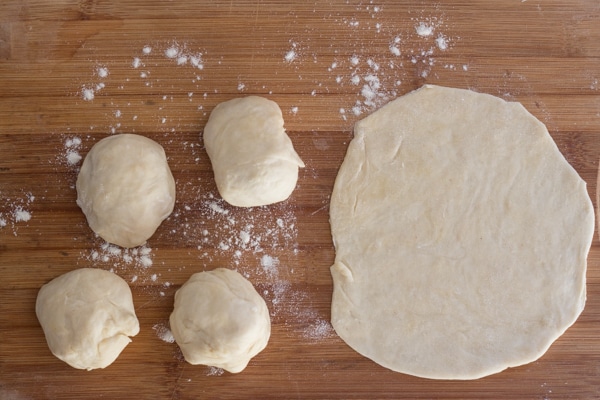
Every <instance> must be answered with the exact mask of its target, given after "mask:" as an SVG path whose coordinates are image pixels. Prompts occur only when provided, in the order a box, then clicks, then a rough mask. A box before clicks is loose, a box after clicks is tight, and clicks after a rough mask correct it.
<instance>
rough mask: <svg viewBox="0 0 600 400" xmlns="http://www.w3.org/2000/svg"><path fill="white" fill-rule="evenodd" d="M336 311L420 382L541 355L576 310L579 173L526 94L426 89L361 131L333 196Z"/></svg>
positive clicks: (582, 229)
mask: <svg viewBox="0 0 600 400" xmlns="http://www.w3.org/2000/svg"><path fill="white" fill-rule="evenodd" d="M330 214H331V229H332V235H333V240H334V244H335V248H336V257H335V263H334V264H333V266H332V267H331V273H332V276H333V281H334V291H333V299H332V315H331V320H332V324H333V326H334V328H335V330H336V332H337V333H338V334H339V335H340V337H341V338H342V339H343V340H344V341H345V342H346V343H347V344H348V345H350V346H351V347H352V348H353V349H355V350H356V351H357V352H359V353H360V354H362V355H364V356H366V357H369V358H371V359H372V360H374V361H375V362H377V363H379V364H381V365H383V366H385V367H387V368H389V369H392V370H394V371H398V372H403V373H407V374H411V375H416V376H420V377H425V378H434V379H475V378H479V377H483V376H486V375H490V374H493V373H496V372H499V371H502V370H503V369H505V368H507V367H514V366H518V365H521V364H525V363H528V362H531V361H533V360H536V359H537V358H538V357H540V356H542V355H543V354H544V352H545V351H546V350H547V349H548V348H549V346H550V345H551V343H552V342H553V341H554V340H556V339H557V338H558V337H559V336H560V335H561V334H562V333H563V332H564V331H565V330H566V329H567V328H568V327H569V326H570V325H571V324H573V323H574V322H575V320H576V319H577V317H578V316H579V314H580V313H581V311H582V310H583V308H584V304H585V298H586V290H585V274H586V258H587V254H588V251H589V248H590V245H591V240H592V236H593V231H594V213H593V207H592V203H591V201H590V198H589V196H588V193H587V190H586V184H585V182H584V181H583V180H582V179H581V178H580V177H579V176H578V174H577V172H576V171H575V170H574V169H573V168H572V167H571V166H570V165H569V164H568V163H567V161H566V160H565V159H564V157H563V156H562V155H561V154H560V152H559V150H558V148H557V146H556V144H555V143H554V141H553V140H552V138H551V137H550V135H549V134H548V131H547V130H546V128H545V126H544V125H543V124H542V123H541V122H540V121H538V120H537V119H536V118H535V117H533V116H532V115H531V114H530V113H529V112H527V111H526V109H525V108H524V107H523V106H522V105H521V104H519V103H508V102H505V101H503V100H502V99H499V98H496V97H493V96H490V95H486V94H479V93H475V92H473V91H468V90H461V89H452V88H444V87H438V86H425V87H423V88H421V89H419V90H417V91H414V92H412V93H410V94H408V95H406V96H404V97H401V98H399V99H396V100H395V101H392V102H391V103H389V104H387V105H386V106H384V107H383V108H381V109H380V110H379V111H377V112H375V113H373V114H372V115H370V116H369V117H367V118H365V119H363V120H362V121H359V122H358V123H357V124H356V126H355V136H354V138H353V139H352V141H351V143H350V145H349V148H348V152H347V154H346V157H345V159H344V162H343V164H342V166H341V168H340V171H339V174H338V176H337V179H336V181H335V186H334V190H333V195H332V198H331V208H330Z"/></svg>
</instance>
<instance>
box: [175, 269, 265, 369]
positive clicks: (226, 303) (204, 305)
mask: <svg viewBox="0 0 600 400" xmlns="http://www.w3.org/2000/svg"><path fill="white" fill-rule="evenodd" d="M170 323H171V331H172V332H173V337H174V338H175V341H176V342H177V344H178V345H179V347H180V348H181V351H182V352H183V356H184V357H185V359H186V361H187V362H189V363H190V364H194V365H195V364H203V365H209V366H213V367H218V368H223V369H225V370H227V371H229V372H231V373H237V372H241V371H242V370H243V369H244V368H246V365H248V362H249V361H250V359H251V358H252V357H254V356H255V355H257V354H258V353H260V352H261V351H262V350H263V349H264V348H265V347H266V345H267V342H268V341H269V336H270V335H271V320H270V317H269V310H268V308H267V305H266V303H265V301H264V300H263V298H262V297H261V296H260V295H259V294H258V293H257V292H256V290H255V289H254V287H253V286H252V284H251V283H250V282H249V281H248V280H246V279H245V278H244V277H243V276H242V275H240V274H239V273H237V272H235V271H232V270H230V269H225V268H218V269H215V270H213V271H209V272H199V273H196V274H194V275H192V276H191V277H190V279H189V280H188V281H187V282H186V283H185V284H184V285H183V286H182V287H181V288H180V289H179V290H178V291H177V293H175V307H174V310H173V313H172V314H171V318H170Z"/></svg>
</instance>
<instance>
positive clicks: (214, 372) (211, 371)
mask: <svg viewBox="0 0 600 400" xmlns="http://www.w3.org/2000/svg"><path fill="white" fill-rule="evenodd" d="M207 368H208V371H207V372H206V376H221V375H223V374H224V373H225V370H224V369H223V368H219V367H212V366H209V367H207Z"/></svg>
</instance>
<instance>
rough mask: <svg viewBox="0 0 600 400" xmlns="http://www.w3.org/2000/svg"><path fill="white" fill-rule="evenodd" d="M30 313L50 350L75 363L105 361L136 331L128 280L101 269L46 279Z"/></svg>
mask: <svg viewBox="0 0 600 400" xmlns="http://www.w3.org/2000/svg"><path fill="white" fill-rule="evenodd" d="M35 313H36V315H37V318H38V320H39V322H40V325H41V326H42V329H43V330H44V334H45V336H46V341H47V342H48V347H49V348H50V351H51V352H52V354H54V355H55V356H56V357H58V358H59V359H61V360H63V361H64V362H66V363H67V364H69V365H70V366H72V367H74V368H78V369H87V370H92V369H96V368H105V367H107V366H109V365H110V364H112V363H113V362H114V361H115V360H116V359H117V357H118V356H119V354H121V352H122V351H123V349H124V348H125V347H126V346H127V345H128V344H129V343H130V342H131V339H130V336H135V335H137V334H138V332H139V331H140V326H139V323H138V319H137V317H136V315H135V310H134V307H133V299H132V297H131V290H130V289H129V286H128V285H127V283H126V282H125V281H124V280H123V279H122V278H120V277H119V276H117V275H115V274H113V273H112V272H109V271H104V270H101V269H94V268H81V269H76V270H73V271H71V272H68V273H66V274H64V275H61V276H59V277H57V278H54V279H53V280H51V281H50V282H48V283H47V284H45V285H44V286H42V288H41V289H40V291H39V292H38V296H37V300H36V303H35Z"/></svg>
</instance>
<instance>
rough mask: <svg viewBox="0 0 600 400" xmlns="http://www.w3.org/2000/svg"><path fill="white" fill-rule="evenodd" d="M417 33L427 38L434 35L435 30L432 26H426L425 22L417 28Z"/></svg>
mask: <svg viewBox="0 0 600 400" xmlns="http://www.w3.org/2000/svg"><path fill="white" fill-rule="evenodd" d="M415 31H416V32H417V35H419V36H421V37H425V36H431V35H433V31H434V28H433V26H432V25H429V24H426V23H425V22H420V23H419V24H418V25H417V26H415Z"/></svg>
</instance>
